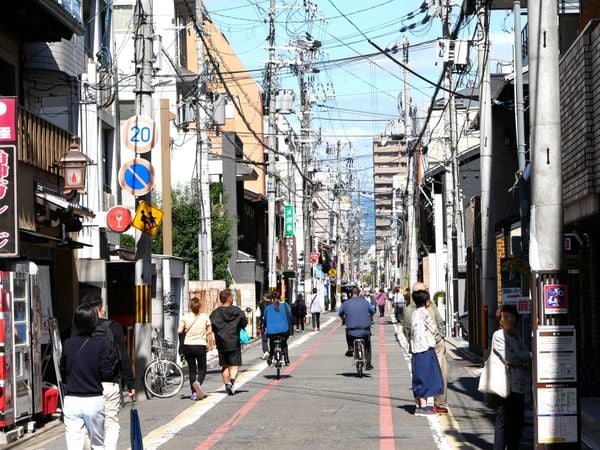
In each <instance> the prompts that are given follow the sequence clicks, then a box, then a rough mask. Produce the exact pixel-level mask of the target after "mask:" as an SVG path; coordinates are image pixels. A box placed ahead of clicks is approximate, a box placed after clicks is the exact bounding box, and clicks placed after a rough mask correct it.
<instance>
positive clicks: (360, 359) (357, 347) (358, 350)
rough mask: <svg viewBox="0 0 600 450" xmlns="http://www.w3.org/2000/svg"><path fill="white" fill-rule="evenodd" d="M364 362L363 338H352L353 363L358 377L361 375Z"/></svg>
mask: <svg viewBox="0 0 600 450" xmlns="http://www.w3.org/2000/svg"><path fill="white" fill-rule="evenodd" d="M365 363H366V359H365V341H364V340H363V339H354V364H355V365H356V374H357V375H358V377H359V378H362V376H363V369H364V367H365Z"/></svg>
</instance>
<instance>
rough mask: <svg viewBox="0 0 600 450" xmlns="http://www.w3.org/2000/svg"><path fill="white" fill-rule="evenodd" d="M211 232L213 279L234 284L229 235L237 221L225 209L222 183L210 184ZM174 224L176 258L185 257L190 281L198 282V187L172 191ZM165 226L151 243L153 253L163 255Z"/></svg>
mask: <svg viewBox="0 0 600 450" xmlns="http://www.w3.org/2000/svg"><path fill="white" fill-rule="evenodd" d="M210 200H211V225H212V226H211V231H212V249H213V278H214V279H215V280H225V281H226V282H227V284H229V283H230V282H231V276H230V274H229V271H228V270H227V268H228V265H229V257H230V256H231V243H230V237H229V233H230V231H231V227H232V226H233V225H234V224H235V219H234V218H231V217H229V216H227V214H225V210H224V206H223V205H224V202H225V199H224V196H223V184H222V183H212V184H211V185H210ZM171 202H172V203H171V204H172V206H171V207H172V222H173V232H172V236H173V256H177V257H179V258H183V259H184V260H185V261H186V262H187V263H188V264H189V276H190V280H197V279H198V276H199V270H198V230H199V229H200V209H199V206H198V195H197V184H196V183H195V182H194V183H192V184H191V187H190V186H178V187H176V188H174V189H173V190H172V191H171ZM162 249H163V233H162V226H161V228H160V229H159V231H158V233H157V234H156V236H155V237H154V240H153V241H152V252H153V253H157V254H162V251H163V250H162Z"/></svg>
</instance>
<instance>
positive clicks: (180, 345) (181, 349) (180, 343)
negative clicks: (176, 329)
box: [177, 316, 199, 355]
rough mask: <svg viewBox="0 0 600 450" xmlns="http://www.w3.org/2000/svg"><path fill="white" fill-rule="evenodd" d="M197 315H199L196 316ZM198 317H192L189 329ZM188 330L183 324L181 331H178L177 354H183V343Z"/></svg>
mask: <svg viewBox="0 0 600 450" xmlns="http://www.w3.org/2000/svg"><path fill="white" fill-rule="evenodd" d="M198 317H199V316H198ZM198 317H196V318H195V319H194V321H193V322H192V324H191V325H190V328H188V330H190V329H191V328H192V327H193V326H194V324H195V323H196V320H198ZM188 330H186V329H185V326H184V327H183V331H182V332H181V333H179V347H178V350H177V351H178V353H179V355H183V345H184V342H185V335H186V334H187V332H188Z"/></svg>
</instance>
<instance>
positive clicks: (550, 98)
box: [528, 1, 581, 449]
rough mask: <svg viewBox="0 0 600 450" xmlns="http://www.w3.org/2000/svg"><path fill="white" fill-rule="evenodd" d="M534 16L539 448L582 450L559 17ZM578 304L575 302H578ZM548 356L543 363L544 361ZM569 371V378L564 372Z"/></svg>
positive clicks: (551, 7)
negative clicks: (568, 267) (568, 255)
mask: <svg viewBox="0 0 600 450" xmlns="http://www.w3.org/2000/svg"><path fill="white" fill-rule="evenodd" d="M528 7H529V8H528V12H529V20H528V26H529V83H530V89H529V92H530V103H529V121H530V143H531V145H530V149H531V165H532V174H531V183H532V184H531V212H530V216H531V224H530V247H529V265H530V267H531V294H532V304H533V313H532V328H533V333H532V336H533V348H532V351H533V380H532V381H533V398H534V399H537V401H536V402H535V411H534V447H535V448H536V449H547V448H552V449H554V448H560V449H567V448H568V449H578V448H580V446H581V444H580V441H581V428H580V406H579V395H578V392H577V390H578V387H577V371H576V370H574V369H575V368H576V367H577V345H576V343H577V340H578V339H577V336H576V329H575V326H574V324H573V322H572V321H571V319H570V318H569V311H568V310H569V303H571V302H572V300H571V301H569V299H568V297H567V295H568V286H567V275H566V274H565V273H564V272H562V268H563V197H562V160H561V147H560V144H561V134H560V132H561V126H560V87H559V86H560V84H559V82H560V81H559V72H558V69H559V61H558V58H559V42H558V20H557V19H558V11H557V4H556V2H544V4H543V6H542V2H541V1H532V2H529V3H528ZM578 300H579V299H575V301H578ZM541 356H543V358H541ZM567 369H568V370H567Z"/></svg>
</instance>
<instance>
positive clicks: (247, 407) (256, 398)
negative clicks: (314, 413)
mask: <svg viewBox="0 0 600 450" xmlns="http://www.w3.org/2000/svg"><path fill="white" fill-rule="evenodd" d="M337 328H338V327H337V324H335V323H334V324H333V326H332V327H331V330H329V331H328V332H327V333H326V334H324V335H323V336H321V338H320V339H318V340H317V342H315V343H314V344H313V345H312V347H310V348H309V349H308V351H307V352H305V353H303V354H302V356H300V358H298V359H297V360H296V361H294V362H293V363H291V364H290V365H289V367H288V368H287V369H285V370H284V371H283V375H288V374H290V373H292V372H293V371H294V369H295V368H296V367H298V365H300V363H302V361H304V360H305V359H306V358H308V357H309V356H310V355H312V354H313V353H314V352H315V351H316V350H317V348H319V347H320V346H321V344H322V343H323V342H325V340H326V339H327V338H328V337H329V336H331V335H332V334H333V333H334V332H335V331H336V330H337ZM282 381H283V379H280V380H272V381H271V382H270V383H269V384H268V385H266V386H265V387H264V388H262V389H261V390H260V391H258V392H257V393H256V394H254V395H253V396H252V398H251V399H250V400H248V402H247V403H245V404H244V405H243V406H242V407H241V408H240V409H238V411H237V412H236V413H235V414H234V415H233V416H231V418H230V419H229V420H228V421H227V422H225V423H224V424H223V425H221V426H220V427H219V428H217V429H216V430H215V431H214V432H213V434H211V435H210V436H209V437H207V438H206V439H205V440H204V442H202V443H201V444H200V445H199V446H198V447H196V450H204V449H208V448H211V447H212V446H213V445H215V444H216V443H217V442H219V441H220V440H221V439H222V438H223V436H225V434H226V433H227V432H228V431H229V430H231V429H232V428H233V427H234V426H235V425H236V424H237V423H238V422H239V421H240V420H242V419H243V418H244V417H246V415H247V414H248V413H249V412H250V411H252V409H253V408H254V407H255V406H256V405H257V404H258V402H260V401H261V400H262V399H263V398H264V397H265V395H267V394H268V393H269V392H270V391H272V390H273V389H274V388H275V387H276V386H277V385H278V384H279V383H281V382H282Z"/></svg>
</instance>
